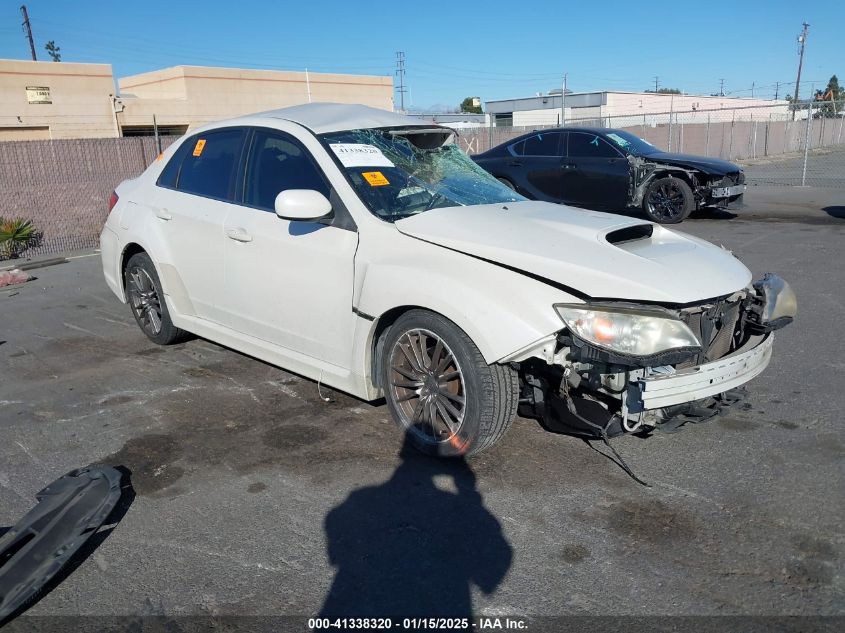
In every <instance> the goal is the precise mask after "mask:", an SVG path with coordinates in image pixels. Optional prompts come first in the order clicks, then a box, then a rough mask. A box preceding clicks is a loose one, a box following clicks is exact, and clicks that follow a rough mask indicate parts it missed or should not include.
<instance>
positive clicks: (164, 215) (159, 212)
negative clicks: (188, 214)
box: [155, 207, 173, 221]
mask: <svg viewBox="0 0 845 633" xmlns="http://www.w3.org/2000/svg"><path fill="white" fill-rule="evenodd" d="M155 214H156V217H157V218H158V219H159V220H165V221H168V220H172V219H173V215H172V214H171V213H170V211H168V210H167V209H159V208H158V207H156V210H155Z"/></svg>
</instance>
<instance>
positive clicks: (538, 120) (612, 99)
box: [484, 91, 790, 127]
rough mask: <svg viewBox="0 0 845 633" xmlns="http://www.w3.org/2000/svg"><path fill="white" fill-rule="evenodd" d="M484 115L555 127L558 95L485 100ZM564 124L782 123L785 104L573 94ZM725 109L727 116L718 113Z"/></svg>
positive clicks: (498, 122)
mask: <svg viewBox="0 0 845 633" xmlns="http://www.w3.org/2000/svg"><path fill="white" fill-rule="evenodd" d="M484 105H485V108H484V111H485V112H486V113H487V114H488V115H490V117H491V120H492V122H493V125H494V126H515V127H531V126H541V125H560V121H561V95H560V92H557V93H556V94H546V95H537V96H534V97H524V98H519V99H497V100H495V101H487V102H485V104H484ZM565 108H566V123H567V124H568V123H581V124H587V123H589V124H592V125H601V126H607V127H631V126H634V125H647V126H655V125H659V124H663V123H668V122H669V118H670V116H671V115H676V114H680V115H681V116H683V117H684V119H685V122H690V123H691V122H695V121H697V120H698V119H700V120H701V122H702V123H704V122H706V121H707V117H708V116H710V117H711V118H712V119H713V120H714V121H719V120H722V119H723V118H724V117H728V119H730V118H731V117H734V118H735V119H736V120H750V119H760V120H762V119H768V118H769V117H770V116H771V117H772V119H771V120H775V121H777V120H785V119H786V117H787V116H789V115H790V113H789V102H788V101H785V100H777V101H775V100H771V99H747V98H737V97H718V96H717V97H712V96H703V95H678V94H656V93H650V92H607V91H605V92H573V93H567V94H566V99H565ZM721 111H726V112H721Z"/></svg>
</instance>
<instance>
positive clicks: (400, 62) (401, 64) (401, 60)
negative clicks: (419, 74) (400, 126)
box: [396, 51, 408, 112]
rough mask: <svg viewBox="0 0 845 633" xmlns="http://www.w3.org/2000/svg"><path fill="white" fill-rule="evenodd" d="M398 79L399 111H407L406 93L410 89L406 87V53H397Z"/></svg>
mask: <svg viewBox="0 0 845 633" xmlns="http://www.w3.org/2000/svg"><path fill="white" fill-rule="evenodd" d="M396 77H397V78H398V79H399V87H398V88H397V89H396V92H398V93H399V111H400V112H404V111H405V93H406V92H408V89H407V88H406V87H405V53H404V52H402V51H397V53H396Z"/></svg>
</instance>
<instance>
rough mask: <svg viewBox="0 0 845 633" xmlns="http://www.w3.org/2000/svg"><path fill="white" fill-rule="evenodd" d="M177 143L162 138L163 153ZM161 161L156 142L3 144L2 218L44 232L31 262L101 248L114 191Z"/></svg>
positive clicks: (144, 139)
mask: <svg viewBox="0 0 845 633" xmlns="http://www.w3.org/2000/svg"><path fill="white" fill-rule="evenodd" d="M176 138H178V137H175V136H173V137H162V147H167V146H168V145H169V144H170V143H172V142H173V141H174V140H175V139H176ZM157 155H158V146H157V145H156V142H155V139H154V138H152V137H134V138H98V139H73V140H59V141H8V142H3V143H0V217H2V218H5V219H12V218H24V219H27V220H32V222H33V223H34V224H35V226H36V228H37V229H38V230H39V231H40V232H41V234H42V239H41V243H40V245H39V246H37V247H35V248H31V249H28V250H27V251H26V252H25V256H27V257H28V256H30V255H39V254H46V253H59V252H66V251H74V250H78V249H84V248H92V247H95V246H97V245H98V243H99V237H100V231H101V230H102V228H103V223H104V222H105V220H106V216H107V215H108V199H109V194H110V193H111V191H112V190H113V189H114V188H115V186H117V185H118V183H120V182H121V181H122V180H125V179H127V178H133V177H135V176H137V175H138V174H140V173H141V172H142V171H143V170H144V169H146V167H147V166H148V165H149V164H150V163H151V162H152V161H153V160H155V157H156V156H157Z"/></svg>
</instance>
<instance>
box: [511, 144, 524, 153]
mask: <svg viewBox="0 0 845 633" xmlns="http://www.w3.org/2000/svg"><path fill="white" fill-rule="evenodd" d="M511 151H512V152H513V153H514V154H515V155H517V156H522V154H523V152H524V151H525V141H520V142H519V143H514V144H513V145H511Z"/></svg>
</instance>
